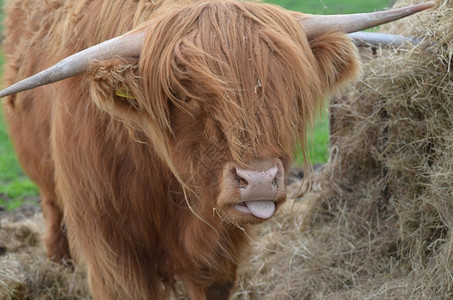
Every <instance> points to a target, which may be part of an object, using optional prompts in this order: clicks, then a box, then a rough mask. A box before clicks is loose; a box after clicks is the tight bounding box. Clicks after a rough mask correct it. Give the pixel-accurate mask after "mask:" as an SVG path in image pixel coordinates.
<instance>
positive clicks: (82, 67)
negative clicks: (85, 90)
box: [0, 30, 145, 98]
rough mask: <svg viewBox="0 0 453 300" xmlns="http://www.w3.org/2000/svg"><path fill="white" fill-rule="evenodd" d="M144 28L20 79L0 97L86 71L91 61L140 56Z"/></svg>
mask: <svg viewBox="0 0 453 300" xmlns="http://www.w3.org/2000/svg"><path fill="white" fill-rule="evenodd" d="M144 34H145V32H144V30H141V31H137V32H134V33H126V34H124V35H121V36H119V37H116V38H113V39H111V40H107V41H105V42H102V43H100V44H97V45H95V46H92V47H90V48H87V49H85V50H83V51H80V52H77V53H76V54H73V55H71V56H69V57H67V58H65V59H63V60H61V61H60V62H58V63H57V64H55V65H53V66H52V67H50V68H48V69H45V70H44V71H41V72H39V73H37V74H35V75H33V76H31V77H28V78H26V79H24V80H22V81H19V82H17V83H15V84H13V85H11V86H9V87H7V88H6V89H4V90H2V91H1V92H0V98H2V97H5V96H8V95H12V94H15V93H18V92H22V91H25V90H29V89H32V88H35V87H38V86H41V85H45V84H49V83H53V82H57V81H60V80H63V79H66V78H69V77H72V76H76V75H79V74H81V73H83V72H85V71H86V70H87V69H88V67H89V65H90V63H92V62H93V61H95V60H104V59H109V58H114V57H138V56H140V51H141V49H142V44H143V38H144Z"/></svg>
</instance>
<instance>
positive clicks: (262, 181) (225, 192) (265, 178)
mask: <svg viewBox="0 0 453 300" xmlns="http://www.w3.org/2000/svg"><path fill="white" fill-rule="evenodd" d="M223 174H224V178H223V184H222V191H221V197H220V199H221V201H220V203H219V204H220V205H222V204H224V206H225V207H227V208H230V209H228V210H229V212H228V214H229V215H230V216H232V217H233V218H234V219H243V218H249V219H250V218H252V219H255V221H254V222H256V221H257V220H256V219H259V220H265V219H268V218H270V217H272V216H273V215H274V213H275V210H276V208H277V207H278V206H279V205H280V204H281V203H282V202H283V201H284V200H285V199H286V190H285V184H284V168H283V165H282V162H281V161H280V159H271V160H259V161H258V160H257V161H255V162H253V163H250V164H248V165H247V168H242V167H239V166H238V165H235V164H234V163H229V164H227V165H226V166H225V169H224V173H223ZM252 222H253V221H252Z"/></svg>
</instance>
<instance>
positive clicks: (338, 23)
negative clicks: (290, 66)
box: [294, 1, 434, 38]
mask: <svg viewBox="0 0 453 300" xmlns="http://www.w3.org/2000/svg"><path fill="white" fill-rule="evenodd" d="M433 6H434V2H433V1H430V2H426V3H421V4H417V5H413V6H408V7H403V8H396V9H390V10H387V11H378V12H372V13H361V14H348V15H346V14H345V15H308V14H302V13H297V12H295V13H294V16H295V17H296V19H297V20H298V21H299V22H300V23H301V24H302V26H303V27H304V29H305V33H306V34H307V37H308V38H310V37H313V36H316V35H318V34H320V33H324V32H328V31H340V32H344V33H352V32H356V31H360V30H365V29H368V28H372V27H375V26H378V25H381V24H385V23H389V22H392V21H395V20H398V19H401V18H404V17H407V16H410V15H412V14H415V13H417V12H420V11H422V10H425V9H428V8H431V7H433Z"/></svg>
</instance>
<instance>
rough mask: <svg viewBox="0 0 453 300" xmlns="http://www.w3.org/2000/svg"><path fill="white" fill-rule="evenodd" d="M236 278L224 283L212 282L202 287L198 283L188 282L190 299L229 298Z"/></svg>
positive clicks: (221, 299)
mask: <svg viewBox="0 0 453 300" xmlns="http://www.w3.org/2000/svg"><path fill="white" fill-rule="evenodd" d="M234 282H235V279H231V280H228V281H227V282H223V283H212V284H211V285H209V286H208V287H200V286H199V285H197V284H196V283H187V284H186V285H187V287H188V289H189V295H190V299H193V300H195V299H201V300H211V299H212V300H217V299H219V300H228V299H230V296H231V291H232V290H233V287H234Z"/></svg>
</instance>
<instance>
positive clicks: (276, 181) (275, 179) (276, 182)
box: [272, 172, 280, 187]
mask: <svg viewBox="0 0 453 300" xmlns="http://www.w3.org/2000/svg"><path fill="white" fill-rule="evenodd" d="M278 176H280V172H278V173H277V175H276V176H275V177H274V179H273V180H272V185H273V186H276V187H278Z"/></svg>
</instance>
